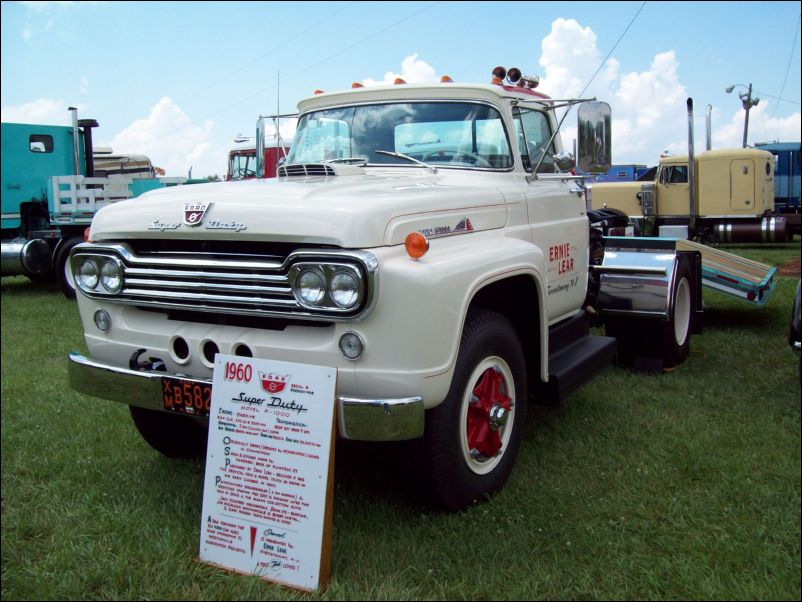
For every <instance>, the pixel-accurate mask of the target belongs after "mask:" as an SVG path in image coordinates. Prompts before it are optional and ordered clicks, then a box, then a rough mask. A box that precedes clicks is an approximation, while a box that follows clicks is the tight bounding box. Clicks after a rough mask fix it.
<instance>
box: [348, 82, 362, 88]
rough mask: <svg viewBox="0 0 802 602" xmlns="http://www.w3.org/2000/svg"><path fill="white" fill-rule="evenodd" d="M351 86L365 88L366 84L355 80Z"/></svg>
mask: <svg viewBox="0 0 802 602" xmlns="http://www.w3.org/2000/svg"><path fill="white" fill-rule="evenodd" d="M351 87H352V88H364V87H365V84H361V83H359V82H354V83H353V84H351Z"/></svg>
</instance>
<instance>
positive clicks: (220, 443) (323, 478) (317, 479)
mask: <svg viewBox="0 0 802 602" xmlns="http://www.w3.org/2000/svg"><path fill="white" fill-rule="evenodd" d="M336 380H337V371H336V370H335V369H333V368H324V367H319V366H308V365H304V364H290V363H286V362H276V361H269V360H256V359H253V358H247V357H239V356H229V355H221V354H218V355H217V357H216V358H215V368H214V378H213V383H212V384H213V388H212V405H211V412H210V416H209V444H208V451H207V455H206V478H205V481H204V488H203V514H202V518H201V537H200V559H201V560H202V561H203V562H208V563H210V564H214V565H217V566H220V567H223V568H226V569H230V570H234V571H237V572H240V573H245V574H249V575H250V574H252V575H259V576H260V577H263V578H264V579H268V580H270V581H275V582H277V583H281V584H283V585H288V586H290V587H296V588H299V589H304V590H308V591H312V590H316V589H318V588H319V587H320V586H321V585H323V584H326V583H328V579H329V569H330V564H329V553H330V546H331V539H330V537H331V528H330V526H331V482H330V481H331V479H330V476H331V472H330V471H331V470H332V466H333V462H331V460H333V453H332V438H333V434H334V430H333V428H334V404H335V399H334V392H335V389H336Z"/></svg>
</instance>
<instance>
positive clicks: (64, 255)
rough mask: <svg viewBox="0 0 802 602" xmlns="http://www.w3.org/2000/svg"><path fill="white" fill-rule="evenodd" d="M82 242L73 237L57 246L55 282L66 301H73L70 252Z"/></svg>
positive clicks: (73, 283) (73, 284)
mask: <svg viewBox="0 0 802 602" xmlns="http://www.w3.org/2000/svg"><path fill="white" fill-rule="evenodd" d="M82 242H83V239H82V238H80V237H78V236H73V237H72V238H68V239H67V240H64V241H62V242H61V244H60V245H59V248H58V251H57V252H56V263H55V265H54V266H53V268H54V271H55V272H56V281H57V282H58V286H59V288H60V289H61V292H62V293H64V296H65V297H67V298H68V299H75V281H74V280H73V279H72V266H71V265H70V251H72V248H73V247H74V246H75V245H77V244H80V243H82Z"/></svg>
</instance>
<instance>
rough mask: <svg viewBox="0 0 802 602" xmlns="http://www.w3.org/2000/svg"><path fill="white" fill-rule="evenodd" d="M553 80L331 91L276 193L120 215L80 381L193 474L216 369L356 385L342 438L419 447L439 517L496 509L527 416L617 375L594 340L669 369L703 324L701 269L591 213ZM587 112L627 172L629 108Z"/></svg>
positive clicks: (83, 252) (103, 262) (88, 257)
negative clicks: (262, 362) (543, 86)
mask: <svg viewBox="0 0 802 602" xmlns="http://www.w3.org/2000/svg"><path fill="white" fill-rule="evenodd" d="M512 73H513V70H510V74H512ZM498 75H499V74H498V69H497V70H496V76H498ZM501 77H502V78H503V77H504V75H502V76H501ZM534 85H535V83H534V81H533V80H532V79H531V78H518V77H515V78H512V77H509V76H507V79H500V78H499V79H496V83H491V84H487V85H479V84H459V83H453V82H449V81H446V82H443V83H439V84H426V85H422V84H421V85H412V84H406V85H404V84H400V85H389V86H377V87H370V88H358V89H351V90H346V91H341V92H332V93H321V94H316V95H314V96H312V97H310V98H308V99H305V100H303V101H302V102H301V103H300V104H299V113H300V120H299V124H298V130H297V133H296V136H295V139H294V141H293V143H292V150H291V152H290V154H289V156H288V158H287V161H286V163H285V164H284V165H283V166H282V167H281V168H280V172H279V176H278V177H277V178H273V179H256V180H250V181H240V182H225V183H220V184H208V185H205V186H202V187H181V188H174V189H169V190H161V191H154V192H151V193H148V194H146V195H143V196H142V197H140V198H138V199H136V200H135V201H133V202H128V201H123V202H120V203H117V204H115V205H112V206H109V207H107V208H104V209H103V210H101V211H100V212H99V213H98V214H97V216H96V217H95V219H94V221H93V223H92V229H91V233H90V242H88V243H85V244H82V245H79V246H78V247H76V248H75V250H74V251H73V254H72V258H71V261H72V267H73V271H74V274H75V282H76V287H77V290H78V291H79V295H78V307H79V311H80V315H81V319H82V321H83V325H84V329H85V340H86V345H87V348H88V354H81V353H77V352H75V353H72V354H71V355H70V358H69V368H70V370H69V371H70V382H71V386H72V387H73V388H74V389H76V390H78V391H80V392H83V393H86V394H89V395H93V396H96V397H101V398H105V399H110V400H114V401H118V402H122V403H125V404H128V405H129V406H130V409H131V414H132V416H133V421H134V423H135V425H136V427H137V428H138V430H139V431H140V433H141V434H142V436H143V437H144V439H145V440H146V441H147V442H148V443H149V444H150V445H151V446H153V447H154V448H155V449H157V450H159V451H160V452H162V453H164V454H166V455H168V456H182V455H188V454H194V453H197V452H198V450H199V449H201V448H202V446H203V444H204V443H205V439H206V430H207V428H208V413H209V404H210V401H211V382H212V370H213V362H214V357H215V354H216V353H225V354H232V355H241V356H248V357H255V358H270V359H274V360H283V361H289V362H300V363H305V364H313V365H322V366H330V367H334V368H336V369H337V372H338V379H337V399H336V403H337V423H338V434H339V436H340V437H343V438H350V439H358V440H370V441H399V440H411V439H417V440H419V444H420V446H421V447H420V449H422V451H423V454H424V457H425V461H424V462H423V463H422V465H421V466H420V471H421V479H424V480H425V481H426V484H427V489H428V491H429V493H430V499H431V502H432V504H433V505H435V506H438V507H442V508H446V509H451V510H457V509H460V508H464V507H465V506H467V505H468V504H470V503H472V502H473V501H475V500H479V499H482V498H484V497H486V496H488V495H490V494H492V493H494V492H495V491H497V490H498V489H500V488H501V487H502V486H503V484H504V483H505V481H506V480H507V478H508V476H509V474H510V471H511V470H512V467H513V464H514V461H515V457H516V454H517V451H518V448H519V443H520V439H521V434H522V431H523V425H524V421H525V416H526V410H527V402H528V401H529V400H530V399H533V400H535V401H539V402H542V403H556V402H559V401H560V399H561V398H562V397H564V395H565V394H566V392H567V391H569V390H570V389H571V388H573V387H575V386H578V385H579V384H582V383H583V382H585V381H586V380H587V379H589V378H590V376H591V375H592V374H593V373H594V372H595V371H597V370H598V369H600V368H602V367H604V366H605V365H607V364H608V363H609V362H610V361H611V360H612V359H613V358H614V355H615V353H616V341H615V339H614V338H612V337H610V336H594V335H591V334H590V326H591V324H594V323H595V324H597V325H600V324H604V325H605V327H606V329H607V333H608V334H613V335H615V337H617V338H618V339H619V353H621V354H622V355H623V356H630V357H639V356H646V357H651V358H653V359H655V360H656V361H657V362H659V363H661V364H662V365H664V366H673V365H676V364H678V363H680V362H681V361H682V360H683V358H684V357H685V356H686V355H687V353H688V345H689V338H690V335H691V334H692V333H693V332H698V331H699V329H700V328H701V314H702V307H701V293H700V287H701V284H700V259H699V255H698V253H697V252H694V251H693V250H691V251H679V250H677V249H675V248H674V245H673V243H672V241H656V240H646V241H644V240H638V239H632V238H631V239H615V238H605V237H604V236H603V235H602V234H603V230H604V227H605V226H606V225H608V218H610V219H612V216H607V215H605V214H604V212H598V213H596V212H590V216H589V211H588V209H587V206H586V200H585V197H584V194H583V187H582V180H581V178H577V177H575V176H572V175H571V172H570V170H571V168H572V167H573V161H572V159H573V158H572V157H570V155H569V154H567V153H565V152H563V150H562V148H561V144H560V140H559V137H558V136H556V134H557V119H556V116H555V113H556V112H557V111H559V110H563V111H564V110H565V109H567V108H569V107H572V106H573V105H575V104H579V101H578V100H558V99H550V98H548V97H547V96H545V95H543V94H540V93H539V92H537V91H535V90H534V89H533V87H534ZM579 116H580V144H579V148H580V153H581V154H582V156H581V157H580V163H581V165H582V167H583V169H585V170H586V171H588V165H590V164H591V163H593V162H594V161H593V160H594V158H595V159H599V158H601V159H603V160H602V161H596V163H598V165H597V168H598V171H605V170H606V169H607V168H608V167H609V149H610V145H609V127H610V113H609V106H607V105H604V104H603V103H583V104H581V105H580V108H579ZM583 132H585V133H589V134H590V135H591V136H592V140H590V141H588V140H585V139H583V138H582V133H583Z"/></svg>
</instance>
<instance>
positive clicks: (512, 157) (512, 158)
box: [286, 97, 517, 173]
mask: <svg viewBox="0 0 802 602" xmlns="http://www.w3.org/2000/svg"><path fill="white" fill-rule="evenodd" d="M410 104H470V105H480V106H482V107H485V108H487V109H490V110H492V111H493V112H495V113H496V114H497V115H498V121H499V123H500V124H501V128H502V132H503V136H504V142H505V144H506V145H507V148H506V152H507V154H508V155H509V165H508V166H505V167H482V166H477V165H450V164H449V163H431V164H430V165H428V164H427V165H422V164H420V163H418V164H416V163H412V162H409V161H404V160H403V159H400V160H398V162H394V163H387V162H382V163H377V162H374V161H370V160H369V158H365V159H366V161H365V165H364V166H365V167H373V168H393V169H395V168H404V169H421V168H432V167H434V168H437V169H438V170H439V169H456V170H468V171H486V172H492V173H505V172H511V171H514V170H515V167H516V155H517V152H516V149H515V148H514V147H513V145H512V142H511V138H510V130H509V127H508V123H507V119H506V117H505V112H504V110H503V109H502V107H499V106H498V105H497V104H496V103H493V102H490V101H486V100H477V99H475V98H459V97H457V98H404V99H398V98H396V99H392V100H375V99H374V100H365V101H362V102H348V103H341V104H332V105H330V106H325V107H316V108H314V109H310V110H308V111H306V112H304V113H302V114H300V115H299V116H298V126H299V127H298V129H297V130H296V138H295V139H294V140H293V145H292V148H290V152H289V153H288V159H289V158H290V157H292V151H293V148H295V146H296V141H297V135H298V133H299V132H301V131H302V129H301V127H300V126H301V124H302V123H303V122H304V120H305V119H306V118H307V117H308V116H310V115H314V114H315V113H325V112H327V111H335V110H342V109H349V108H354V109H358V108H360V107H370V106H387V105H410ZM381 150H388V151H393V150H394V149H389V148H388V149H381ZM396 152H397V151H396ZM401 154H405V153H401ZM325 162H326V160H320V161H315V162H314V163H325ZM299 164H301V163H293V165H299ZM286 165H290V163H289V162H287V163H286Z"/></svg>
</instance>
